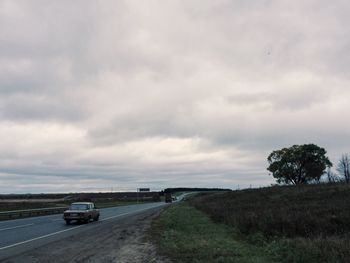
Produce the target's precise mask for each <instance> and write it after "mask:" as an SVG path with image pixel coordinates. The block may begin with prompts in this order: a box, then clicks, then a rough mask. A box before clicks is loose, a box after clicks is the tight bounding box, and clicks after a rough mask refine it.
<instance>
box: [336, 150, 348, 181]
mask: <svg viewBox="0 0 350 263" xmlns="http://www.w3.org/2000/svg"><path fill="white" fill-rule="evenodd" d="M337 171H338V172H339V174H340V176H342V177H343V179H344V180H345V182H346V183H350V160H349V157H348V154H343V155H342V157H341V158H340V160H339V163H338V165H337Z"/></svg>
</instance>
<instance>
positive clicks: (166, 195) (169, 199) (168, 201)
mask: <svg viewBox="0 0 350 263" xmlns="http://www.w3.org/2000/svg"><path fill="white" fill-rule="evenodd" d="M172 201H173V198H172V197H171V193H165V203H171V202H172Z"/></svg>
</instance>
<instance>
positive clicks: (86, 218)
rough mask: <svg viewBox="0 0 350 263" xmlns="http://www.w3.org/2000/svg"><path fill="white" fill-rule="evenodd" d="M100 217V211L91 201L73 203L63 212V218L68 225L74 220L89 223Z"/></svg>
mask: <svg viewBox="0 0 350 263" xmlns="http://www.w3.org/2000/svg"><path fill="white" fill-rule="evenodd" d="M99 217H100V211H99V210H98V209H96V207H95V205H94V203H91V202H78V203H72V204H71V205H70V206H69V208H68V210H66V211H64V213H63V219H64V220H65V221H66V224H67V225H69V224H70V222H71V221H74V220H75V221H77V222H79V223H81V222H84V223H89V222H90V221H91V220H94V221H98V219H99Z"/></svg>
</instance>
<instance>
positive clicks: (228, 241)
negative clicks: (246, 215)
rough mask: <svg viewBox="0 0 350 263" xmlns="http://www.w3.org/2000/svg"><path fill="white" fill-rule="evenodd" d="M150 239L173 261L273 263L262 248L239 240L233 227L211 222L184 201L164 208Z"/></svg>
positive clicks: (153, 227) (151, 231)
mask: <svg viewBox="0 0 350 263" xmlns="http://www.w3.org/2000/svg"><path fill="white" fill-rule="evenodd" d="M150 236H151V239H152V240H153V241H154V240H155V241H156V243H157V244H158V247H159V249H160V252H161V253H162V254H164V255H165V256H167V257H169V258H170V259H171V260H173V262H184V263H186V262H198V263H199V262H203V263H224V262H235V263H265V262H266V263H267V262H275V261H273V260H272V259H270V258H268V257H267V256H265V255H264V251H263V250H262V249H260V248H258V247H256V246H254V245H251V244H248V243H247V242H244V241H242V240H241V239H240V238H239V236H238V234H237V233H236V232H235V230H234V228H232V227H229V226H227V225H224V224H216V223H214V222H212V220H211V219H210V218H209V217H208V216H207V215H205V214H204V213H203V212H200V211H199V210H197V209H195V208H194V207H192V206H190V205H189V204H188V203H187V202H182V203H179V204H175V205H172V206H170V207H169V208H167V209H166V210H165V211H164V212H163V213H162V214H161V216H160V217H159V218H158V219H157V220H155V221H154V223H153V225H152V228H151V230H150Z"/></svg>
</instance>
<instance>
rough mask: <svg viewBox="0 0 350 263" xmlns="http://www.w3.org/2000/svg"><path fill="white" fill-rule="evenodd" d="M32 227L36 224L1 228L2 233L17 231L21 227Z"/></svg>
mask: <svg viewBox="0 0 350 263" xmlns="http://www.w3.org/2000/svg"><path fill="white" fill-rule="evenodd" d="M32 225H34V224H26V225H20V226H13V227H7V228H1V229H0V231H5V230H11V229H16V228H21V227H27V226H32Z"/></svg>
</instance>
